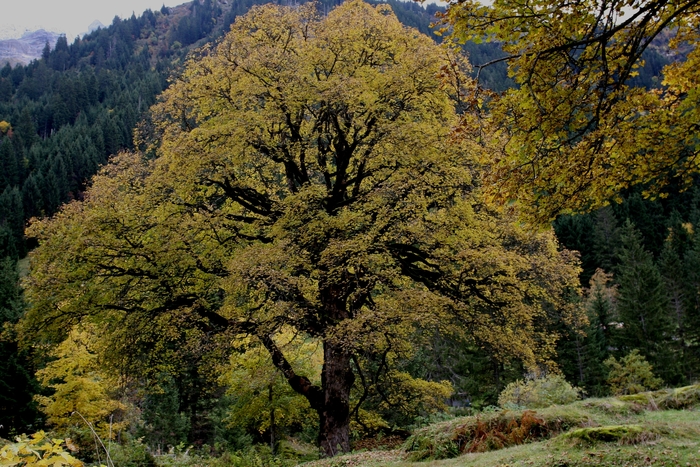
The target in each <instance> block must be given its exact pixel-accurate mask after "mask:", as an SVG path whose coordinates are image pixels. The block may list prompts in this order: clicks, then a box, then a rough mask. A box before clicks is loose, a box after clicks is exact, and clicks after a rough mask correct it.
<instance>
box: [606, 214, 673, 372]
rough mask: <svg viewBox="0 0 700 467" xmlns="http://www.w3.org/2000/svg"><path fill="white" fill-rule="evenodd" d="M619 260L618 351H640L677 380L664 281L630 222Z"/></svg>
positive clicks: (618, 256) (626, 227)
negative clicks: (671, 347)
mask: <svg viewBox="0 0 700 467" xmlns="http://www.w3.org/2000/svg"><path fill="white" fill-rule="evenodd" d="M620 245H621V246H620V249H619V250H618V254H617V259H618V261H619V264H618V267H617V272H618V274H617V282H618V284H619V294H618V313H619V319H620V333H619V338H618V341H619V350H620V351H621V352H622V353H623V354H627V353H629V352H630V351H632V350H633V349H639V351H640V352H641V354H642V355H643V356H644V357H646V358H647V359H648V360H649V362H650V363H651V364H652V365H653V366H654V368H657V369H658V371H659V374H660V376H661V377H662V378H663V379H664V380H665V381H669V380H673V379H675V378H676V377H677V374H678V368H677V365H676V364H675V363H676V362H677V359H676V358H675V357H677V356H674V355H673V352H672V350H671V349H670V344H671V341H672V332H671V331H672V328H671V325H672V323H671V321H670V319H669V316H668V312H667V311H668V298H667V296H666V290H665V287H664V283H663V279H662V277H661V274H660V273H659V270H658V269H657V267H656V265H655V264H654V259H653V257H652V255H651V254H650V253H649V252H648V251H647V250H645V249H644V247H643V245H642V235H641V234H640V232H639V231H638V230H637V229H636V228H635V226H634V224H632V222H631V221H630V220H629V219H628V220H627V222H626V223H625V224H624V226H623V227H622V229H621V231H620Z"/></svg>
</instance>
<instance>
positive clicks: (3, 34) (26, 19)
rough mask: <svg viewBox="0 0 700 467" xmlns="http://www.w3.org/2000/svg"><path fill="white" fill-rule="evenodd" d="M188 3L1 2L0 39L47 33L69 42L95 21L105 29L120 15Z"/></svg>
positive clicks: (107, 0) (170, 0)
mask: <svg viewBox="0 0 700 467" xmlns="http://www.w3.org/2000/svg"><path fill="white" fill-rule="evenodd" d="M186 1H187V0H0V4H2V7H1V8H0V39H9V38H14V37H19V36H21V35H22V33H24V32H25V31H27V30H29V31H34V30H36V29H41V28H43V29H46V30H48V31H54V32H60V33H64V34H66V36H67V37H68V40H69V41H72V40H73V38H74V37H75V36H76V35H78V34H84V33H86V32H87V30H88V26H89V25H90V23H92V22H93V21H95V20H98V21H100V22H101V23H102V24H104V25H105V26H109V25H110V24H112V19H114V16H115V15H117V16H119V17H120V18H128V17H130V16H131V13H132V12H134V13H136V16H140V15H141V13H143V11H144V10H146V9H148V8H150V9H151V10H154V11H155V10H157V9H160V7H161V6H163V4H164V3H165V6H176V5H180V4H182V3H185V2H186Z"/></svg>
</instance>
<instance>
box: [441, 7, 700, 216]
mask: <svg viewBox="0 0 700 467" xmlns="http://www.w3.org/2000/svg"><path fill="white" fill-rule="evenodd" d="M487 3H488V4H487ZM444 20H445V23H446V25H447V26H448V29H450V31H451V34H452V38H453V39H456V40H458V41H465V40H470V39H472V40H484V39H485V40H492V41H498V42H499V43H501V44H502V45H503V51H504V56H503V58H502V59H501V60H500V61H507V62H508V66H509V73H510V74H511V76H512V77H513V78H514V80H515V81H516V83H517V88H515V89H511V90H509V91H508V92H506V93H504V94H503V95H502V96H498V97H497V98H496V99H494V100H493V101H491V102H490V103H489V109H490V115H489V118H490V119H491V121H493V122H494V124H496V125H497V126H498V127H499V128H500V131H501V132H502V134H503V135H504V140H503V141H504V144H503V147H502V150H501V151H499V152H498V153H497V154H494V155H493V159H492V161H493V166H492V167H493V170H492V171H491V177H490V180H491V182H492V183H493V189H492V190H491V195H492V196H493V197H495V198H497V199H498V200H500V201H510V200H517V202H518V203H519V205H520V206H521V207H522V209H523V210H525V211H526V212H527V213H528V214H529V215H530V218H531V219H536V220H537V221H540V222H542V223H546V222H548V221H549V220H551V219H552V218H553V217H554V216H556V215H557V214H559V213H566V212H580V211H586V210H590V209H594V208H597V207H601V206H603V205H605V204H606V203H609V202H611V201H613V200H615V199H617V198H618V196H619V194H620V192H622V191H624V190H625V189H627V188H628V187H630V186H632V185H635V184H643V185H644V187H645V190H646V194H647V195H650V196H656V195H661V196H663V194H664V191H665V190H666V188H667V186H668V185H669V184H672V185H675V186H681V187H687V186H689V185H690V184H691V183H692V180H693V176H694V175H696V174H697V173H698V171H699V170H700V158H699V157H698V156H699V155H700V143H699V141H700V139H699V138H698V121H700V110H699V109H700V100H699V96H700V93H699V92H698V83H700V50H699V49H698V47H697V45H698V41H699V40H700V34H699V33H698V31H700V27H699V26H700V2H698V1H697V0H605V1H601V0H576V1H573V2H572V1H568V0H554V1H552V0H534V1H530V0H528V1H521V0H495V1H494V2H479V1H477V0H467V1H455V2H453V3H452V4H451V5H450V6H449V8H448V11H447V13H446V15H445V16H444ZM659 43H660V44H661V47H664V46H666V45H667V46H668V47H667V48H666V51H665V53H666V54H668V55H671V56H674V61H673V63H672V64H670V65H668V66H666V67H665V68H664V70H663V81H662V85H663V86H662V87H659V88H657V89H645V88H643V87H637V86H634V85H631V84H630V83H631V81H630V80H631V78H632V77H634V76H635V75H636V73H637V70H638V68H639V67H640V66H642V64H643V57H642V54H643V53H644V52H645V50H647V49H649V48H651V47H655V46H658V44H659ZM655 44H656V45H655ZM483 65H488V64H483Z"/></svg>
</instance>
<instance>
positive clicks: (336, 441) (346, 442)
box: [318, 341, 355, 457]
mask: <svg viewBox="0 0 700 467" xmlns="http://www.w3.org/2000/svg"><path fill="white" fill-rule="evenodd" d="M323 357H324V359H323V371H322V373H321V386H322V388H323V405H322V407H320V408H319V409H318V415H319V422H320V423H319V434H318V441H319V445H320V446H321V449H322V450H323V453H324V455H325V456H327V457H332V456H335V455H336V454H338V453H339V452H348V451H350V389H351V388H352V385H353V383H354V381H355V374H354V373H353V371H352V368H351V366H350V358H351V356H350V354H349V353H348V352H346V350H345V349H343V347H342V346H341V345H338V344H336V343H331V342H329V341H325V342H324V343H323Z"/></svg>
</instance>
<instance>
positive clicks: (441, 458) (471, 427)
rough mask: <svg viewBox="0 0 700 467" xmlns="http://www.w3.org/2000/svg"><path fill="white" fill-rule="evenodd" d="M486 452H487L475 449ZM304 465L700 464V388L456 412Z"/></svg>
mask: <svg viewBox="0 0 700 467" xmlns="http://www.w3.org/2000/svg"><path fill="white" fill-rule="evenodd" d="M478 451H485V452H478ZM306 465H307V467H345V466H347V467H350V466H368V467H373V466H376V467H380V466H382V467H384V466H386V467H389V466H393V467H404V466H414V467H425V466H440V467H449V466H465V467H468V466H474V467H476V466H479V467H490V466H493V467H516V466H523V467H524V466H543V467H583V466H591V467H593V466H595V467H607V466H627V467H632V466H634V467H636V466H639V467H642V466H644V467H646V466H694V467H700V385H695V386H689V387H686V388H679V389H669V390H662V391H655V392H650V393H644V394H637V395H633V396H623V397H619V398H606V399H587V400H583V401H578V402H575V403H573V404H568V405H563V406H554V407H549V408H546V409H539V410H537V411H529V412H528V411H503V412H497V413H486V414H480V415H478V416H470V417H460V418H455V419H453V420H449V421H446V422H441V423H437V424H434V425H430V426H427V427H425V428H421V429H419V430H416V431H415V432H414V433H413V435H412V436H411V437H410V438H409V439H408V440H407V441H406V442H405V443H404V444H403V446H402V448H401V449H397V450H392V451H369V452H362V453H354V454H348V455H346V456H340V457H336V458H333V459H326V460H321V461H316V462H313V463H310V464H306Z"/></svg>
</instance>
